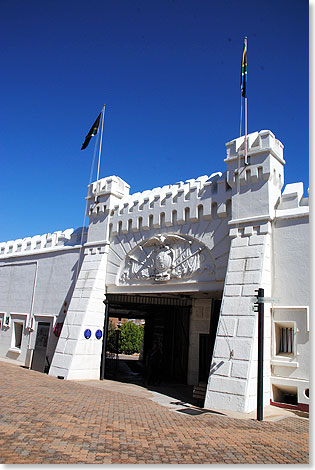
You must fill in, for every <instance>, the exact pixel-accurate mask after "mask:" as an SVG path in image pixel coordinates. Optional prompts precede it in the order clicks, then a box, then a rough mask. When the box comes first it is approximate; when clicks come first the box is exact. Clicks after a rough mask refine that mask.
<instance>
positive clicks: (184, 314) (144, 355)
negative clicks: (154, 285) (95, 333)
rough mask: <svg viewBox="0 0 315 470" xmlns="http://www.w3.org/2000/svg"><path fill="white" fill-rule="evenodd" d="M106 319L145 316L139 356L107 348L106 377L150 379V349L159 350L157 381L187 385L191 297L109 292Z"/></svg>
mask: <svg viewBox="0 0 315 470" xmlns="http://www.w3.org/2000/svg"><path fill="white" fill-rule="evenodd" d="M108 300H109V306H108V307H109V308H108V315H109V318H119V319H123V318H129V319H144V320H145V326H144V341H143V349H142V351H141V354H140V358H139V359H138V360H137V358H135V357H128V356H124V355H118V354H116V355H115V354H112V353H109V352H108V351H107V354H106V361H105V378H112V379H115V378H116V379H117V380H122V379H123V380H124V381H130V382H138V383H139V382H140V383H141V382H142V383H147V381H150V378H151V379H152V377H150V369H151V367H150V364H151V363H152V349H153V348H156V347H158V348H159V350H160V361H159V367H158V369H159V370H158V373H157V377H155V379H156V381H157V382H159V383H162V384H163V383H164V384H165V383H174V384H175V383H178V384H186V382H187V366H188V347H189V317H190V310H191V299H190V298H180V297H179V296H174V297H163V296H159V297H153V296H150V297H149V296H129V295H128V296H126V295H108Z"/></svg>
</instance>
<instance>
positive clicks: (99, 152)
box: [96, 104, 105, 181]
mask: <svg viewBox="0 0 315 470" xmlns="http://www.w3.org/2000/svg"><path fill="white" fill-rule="evenodd" d="M104 115H105V104H104V105H103V109H102V125H101V138H100V148H99V151H98V165H97V177H96V181H98V179H99V175H100V163H101V150H102V139H103V127H104Z"/></svg>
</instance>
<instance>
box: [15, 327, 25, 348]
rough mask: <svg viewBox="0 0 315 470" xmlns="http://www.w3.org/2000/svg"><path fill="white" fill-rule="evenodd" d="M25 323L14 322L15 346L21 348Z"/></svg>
mask: <svg viewBox="0 0 315 470" xmlns="http://www.w3.org/2000/svg"><path fill="white" fill-rule="evenodd" d="M22 333H23V323H19V322H14V342H13V346H14V347H15V348H17V349H21V344H22Z"/></svg>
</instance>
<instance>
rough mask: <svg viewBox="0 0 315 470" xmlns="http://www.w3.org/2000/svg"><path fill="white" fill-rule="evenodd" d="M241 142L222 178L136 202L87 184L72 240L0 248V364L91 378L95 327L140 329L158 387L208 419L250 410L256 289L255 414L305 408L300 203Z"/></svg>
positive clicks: (266, 158)
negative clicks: (158, 367) (155, 347)
mask: <svg viewBox="0 0 315 470" xmlns="http://www.w3.org/2000/svg"><path fill="white" fill-rule="evenodd" d="M247 138H248V164H247V165H245V164H244V137H241V138H237V139H235V140H233V141H231V142H228V143H227V144H226V148H227V155H226V159H225V160H224V164H223V162H222V166H224V167H225V168H224V169H223V172H222V173H221V172H217V173H213V174H211V175H210V176H207V175H205V176H201V177H199V178H197V179H191V180H187V181H185V182H179V183H176V184H170V185H167V186H163V187H161V188H154V189H152V190H147V191H144V192H142V193H136V194H130V193H129V185H128V183H126V182H125V181H123V180H122V179H120V178H119V177H117V176H110V177H107V178H103V179H101V180H99V181H97V182H96V183H93V184H91V185H90V186H89V188H88V196H87V215H88V217H89V226H88V228H87V229H85V231H84V232H83V236H81V232H82V229H77V230H73V229H69V230H65V231H63V232H55V233H53V234H46V235H41V236H40V235H38V236H34V237H31V238H24V239H19V240H14V241H7V242H4V243H0V356H1V357H2V358H5V359H6V360H10V361H17V362H18V363H19V364H21V365H24V366H26V367H29V368H32V369H34V370H38V371H44V370H45V371H46V372H48V373H49V375H51V376H54V377H56V378H57V377H59V378H64V379H65V380H91V379H93V380H95V379H100V378H102V377H101V375H100V374H101V370H102V369H103V370H104V368H105V371H106V360H105V362H104V361H103V360H102V350H103V339H104V336H105V338H106V330H107V328H106V325H107V324H108V318H110V317H115V318H117V317H122V318H143V319H145V335H144V354H145V353H146V351H147V350H148V348H149V347H150V346H151V345H152V342H153V340H154V339H157V340H158V341H159V342H160V345H161V348H162V352H163V361H164V362H163V364H164V376H165V377H164V379H165V380H166V381H167V380H169V381H173V382H174V381H175V382H176V381H177V382H178V383H185V384H188V385H194V386H196V387H198V386H200V387H202V385H203V384H204V387H205V388H204V389H205V401H204V407H206V408H208V409H213V410H234V411H241V412H245V413H246V412H250V411H252V410H254V409H255V408H256V401H257V370H258V366H257V364H258V360H257V357H258V321H257V312H256V311H255V310H256V309H255V308H254V303H255V296H256V294H257V293H256V290H257V289H259V288H261V289H264V296H265V302H264V304H263V305H264V343H263V346H264V349H263V351H264V353H263V354H264V367H263V376H264V377H263V397H264V399H263V401H264V405H268V404H270V403H273V404H279V405H280V406H281V405H284V406H288V407H290V406H291V407H296V408H299V409H307V408H308V403H309V369H310V366H309V355H310V345H309V299H310V284H309V282H310V281H309V280H310V250H309V204H308V198H305V197H304V196H303V194H304V188H303V184H302V183H295V184H288V185H287V186H286V187H285V188H284V190H283V189H282V188H283V184H284V165H285V161H284V158H283V145H282V144H281V142H280V141H279V140H277V139H276V138H275V136H274V135H273V133H272V132H270V131H269V130H263V131H260V132H254V133H252V134H249V135H248V136H247ZM104 318H105V320H106V321H105V322H104ZM104 325H105V326H104ZM104 332H105V335H104Z"/></svg>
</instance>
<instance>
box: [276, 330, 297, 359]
mask: <svg viewBox="0 0 315 470" xmlns="http://www.w3.org/2000/svg"><path fill="white" fill-rule="evenodd" d="M293 333H294V331H293V328H280V338H279V339H280V342H279V353H292V352H293V339H294V336H293Z"/></svg>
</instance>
